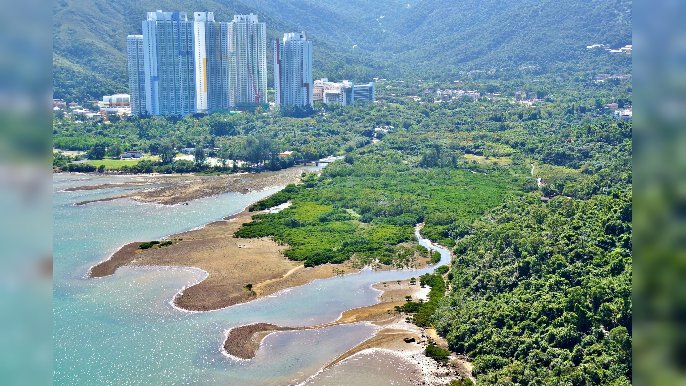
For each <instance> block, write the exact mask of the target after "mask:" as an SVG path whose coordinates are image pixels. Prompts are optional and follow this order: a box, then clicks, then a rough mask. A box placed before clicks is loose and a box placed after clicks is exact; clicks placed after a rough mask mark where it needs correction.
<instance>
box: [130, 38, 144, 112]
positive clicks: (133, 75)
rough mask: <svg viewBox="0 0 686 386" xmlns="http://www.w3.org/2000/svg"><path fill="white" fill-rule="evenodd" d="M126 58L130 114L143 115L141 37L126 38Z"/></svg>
mask: <svg viewBox="0 0 686 386" xmlns="http://www.w3.org/2000/svg"><path fill="white" fill-rule="evenodd" d="M126 55H127V57H128V74H129V93H130V95H131V114H133V115H145V114H147V110H146V107H145V66H144V59H143V35H129V36H127V37H126Z"/></svg>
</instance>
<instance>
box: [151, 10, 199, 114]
mask: <svg viewBox="0 0 686 386" xmlns="http://www.w3.org/2000/svg"><path fill="white" fill-rule="evenodd" d="M194 41H195V39H194V23H193V22H190V21H188V16H187V15H186V13H185V12H162V11H156V12H148V17H147V19H146V20H144V21H143V50H144V52H143V54H144V55H143V56H144V66H145V91H146V93H145V98H146V100H145V102H146V110H147V112H148V114H150V115H167V116H184V115H188V114H193V113H195V112H196V108H197V106H196V76H195V75H196V68H195V58H194V51H195V50H194V48H195V47H194Z"/></svg>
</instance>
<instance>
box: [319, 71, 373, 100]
mask: <svg viewBox="0 0 686 386" xmlns="http://www.w3.org/2000/svg"><path fill="white" fill-rule="evenodd" d="M375 93H376V91H375V87H374V82H370V83H366V84H353V83H352V82H350V81H348V80H344V81H341V82H330V81H329V80H328V79H327V78H322V79H317V80H315V81H314V96H313V100H314V101H315V102H319V103H324V104H339V105H341V106H348V105H352V104H353V103H368V102H374V100H375V99H376V95H375Z"/></svg>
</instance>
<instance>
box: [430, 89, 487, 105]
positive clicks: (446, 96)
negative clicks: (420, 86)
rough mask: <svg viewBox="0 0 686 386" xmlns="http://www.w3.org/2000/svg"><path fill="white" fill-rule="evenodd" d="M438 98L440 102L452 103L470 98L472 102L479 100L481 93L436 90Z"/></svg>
mask: <svg viewBox="0 0 686 386" xmlns="http://www.w3.org/2000/svg"><path fill="white" fill-rule="evenodd" d="M436 97H437V98H438V100H440V101H445V102H447V101H451V100H457V99H462V98H470V99H472V100H477V99H479V98H480V97H481V93H479V92H478V91H472V90H450V89H447V90H441V89H438V90H436Z"/></svg>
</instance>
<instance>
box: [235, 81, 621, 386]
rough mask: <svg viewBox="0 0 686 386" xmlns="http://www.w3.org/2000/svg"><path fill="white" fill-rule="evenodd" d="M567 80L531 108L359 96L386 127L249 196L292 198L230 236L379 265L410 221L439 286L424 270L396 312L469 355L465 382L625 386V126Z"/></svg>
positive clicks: (308, 256)
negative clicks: (338, 157)
mask: <svg viewBox="0 0 686 386" xmlns="http://www.w3.org/2000/svg"><path fill="white" fill-rule="evenodd" d="M560 86H561V87H564V85H560ZM604 87H605V91H608V90H609V89H612V90H614V92H617V94H616V95H621V94H622V92H623V91H622V90H625V91H626V88H625V87H626V85H616V86H611V85H605V86H604ZM567 90H568V91H569V93H567V92H562V91H558V93H557V94H556V95H555V97H552V96H549V97H548V98H549V102H547V103H543V104H542V105H541V106H539V107H536V108H531V107H521V106H520V105H519V104H516V103H509V104H508V103H505V102H503V103H499V102H498V101H497V100H496V101H494V100H490V101H486V100H484V101H476V102H456V103H449V104H432V105H427V104H423V105H411V104H410V105H403V106H396V107H393V108H392V107H390V106H389V105H385V106H384V107H383V109H382V110H383V113H382V112H379V111H378V110H377V109H376V108H372V109H371V110H369V111H367V114H368V115H369V116H370V117H377V119H379V117H380V116H385V117H386V118H387V120H385V121H383V123H384V124H387V125H391V126H393V127H394V128H395V129H394V130H392V131H391V132H389V133H388V134H386V135H385V136H384V137H383V139H382V140H381V141H380V142H378V143H375V144H371V145H367V146H364V147H362V148H359V149H357V150H354V151H352V152H350V153H348V155H347V156H346V157H345V159H344V160H342V161H339V162H338V163H335V164H333V165H331V166H329V167H327V168H326V169H325V170H324V171H323V172H322V174H321V176H318V177H317V176H315V175H309V176H308V177H307V178H306V179H305V181H304V183H303V184H302V185H299V186H292V187H290V188H289V189H288V191H284V192H283V193H282V194H279V195H276V196H273V197H272V198H270V199H268V200H267V201H265V202H264V203H261V204H258V205H257V206H256V207H255V209H262V208H264V207H267V206H269V205H274V204H278V203H282V202H285V201H290V202H291V203H292V206H291V207H290V208H288V209H285V210H283V211H281V212H279V213H277V214H260V215H258V216H257V217H256V221H254V222H253V223H251V224H247V225H246V226H244V227H243V228H242V229H241V231H239V234H238V236H241V237H261V236H272V237H274V238H275V239H277V240H279V241H282V242H285V243H288V244H289V246H290V249H289V250H288V251H287V252H286V254H287V256H289V257H291V258H294V259H297V260H304V261H305V262H306V264H308V265H314V264H320V263H323V262H339V261H343V260H345V259H347V258H350V257H352V256H356V255H365V256H369V255H371V256H374V257H376V258H378V259H380V260H382V261H383V262H385V263H387V264H392V263H393V261H394V260H393V259H394V256H401V255H403V254H402V253H400V252H399V251H398V250H396V249H394V245H396V244H397V243H400V242H403V243H406V242H408V241H410V240H411V234H412V233H411V232H412V227H413V225H414V224H415V223H416V222H421V221H423V222H425V224H426V225H425V227H424V229H423V230H422V233H423V234H424V235H425V236H427V237H429V238H431V239H433V240H436V241H438V242H440V243H442V244H444V245H446V246H449V247H451V248H453V251H454V260H453V264H452V266H451V267H450V271H449V272H447V274H445V275H444V277H445V278H446V280H447V281H446V283H447V285H448V290H447V293H446V296H445V297H444V296H442V294H440V293H436V292H440V290H438V291H437V290H434V288H439V289H440V288H444V287H443V286H442V285H441V283H443V280H444V279H443V278H441V279H440V281H439V280H438V279H436V278H435V276H434V277H426V278H424V280H425V281H427V283H428V282H429V281H430V283H428V284H429V285H431V286H432V292H433V293H434V294H433V295H432V296H431V298H430V301H429V302H425V303H423V304H422V303H415V302H409V303H408V304H406V305H405V306H403V307H402V309H401V310H400V311H403V312H407V313H408V314H411V315H412V318H413V320H414V321H415V323H418V324H420V325H423V326H435V327H436V328H437V330H438V331H439V333H440V334H441V335H443V336H445V337H447V339H448V341H449V344H450V348H451V350H453V351H454V352H457V353H461V354H465V355H467V356H468V357H469V358H471V359H472V360H473V363H474V375H475V376H476V379H477V383H478V384H493V385H503V384H570V385H592V384H615V385H623V384H630V383H631V331H632V328H631V315H632V311H631V310H632V303H631V274H632V272H631V261H632V255H631V234H632V226H631V179H632V177H631V152H632V144H631V135H632V126H631V123H630V122H624V121H619V120H616V119H613V118H610V117H608V116H607V115H606V114H602V113H601V111H602V108H600V107H598V106H602V103H604V100H600V101H598V100H594V99H586V97H584V93H579V92H577V91H575V90H572V89H571V88H570V89H567ZM596 95H603V92H598V93H597V94H596ZM410 106H411V107H410ZM396 108H397V109H398V110H395V109H396ZM389 111H390V112H391V113H390V115H388V116H386V115H385V114H388V113H389ZM375 123H376V124H379V123H380V122H379V121H377V122H375ZM538 178H541V183H540V184H539V183H538ZM404 245H406V244H404ZM440 273H445V272H444V271H441V272H440ZM434 351H435V350H434ZM439 354H441V355H440V357H441V358H443V353H439ZM432 355H438V354H436V353H434V352H433V351H432Z"/></svg>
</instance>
